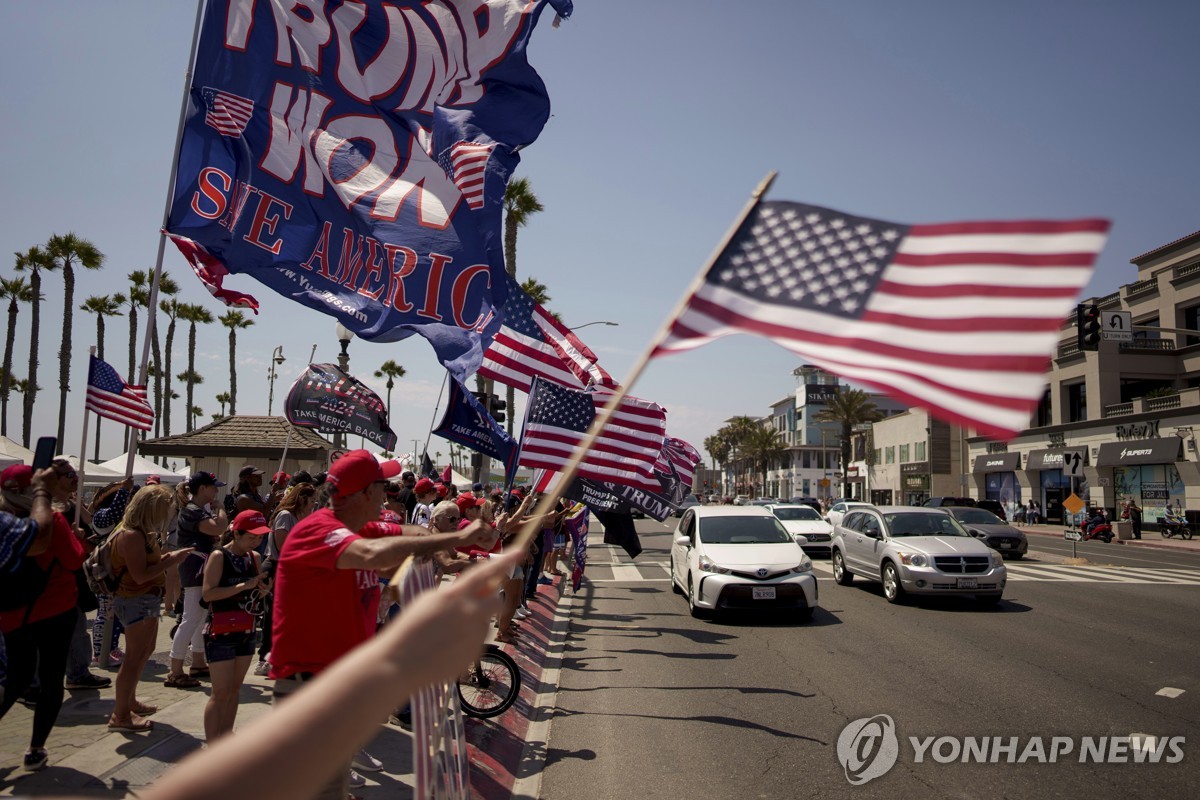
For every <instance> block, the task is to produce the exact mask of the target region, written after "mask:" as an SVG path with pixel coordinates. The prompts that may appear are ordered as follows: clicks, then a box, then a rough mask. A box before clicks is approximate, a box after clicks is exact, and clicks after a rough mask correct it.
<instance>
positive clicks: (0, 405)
mask: <svg viewBox="0 0 1200 800" xmlns="http://www.w3.org/2000/svg"><path fill="white" fill-rule="evenodd" d="M17 311H18V307H17V298H16V297H14V298H13V299H12V300H11V301H10V302H9V304H8V338H7V339H5V340H4V384H3V385H0V436H8V395H9V392H11V391H12V351H13V341H14V340H15V339H16V338H17Z"/></svg>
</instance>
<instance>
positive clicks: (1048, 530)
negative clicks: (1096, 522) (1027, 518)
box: [1014, 525, 1200, 553]
mask: <svg viewBox="0 0 1200 800" xmlns="http://www.w3.org/2000/svg"><path fill="white" fill-rule="evenodd" d="M1014 527H1016V528H1019V529H1020V530H1022V531H1024V532H1025V534H1026V535H1035V536H1052V537H1054V538H1056V539H1062V538H1063V531H1065V530H1066V528H1067V526H1065V525H1015V526H1014ZM1112 543H1113V544H1125V545H1130V546H1132V547H1149V548H1152V549H1156V550H1183V551H1187V552H1190V553H1200V539H1180V538H1179V537H1178V536H1176V537H1174V538H1171V539H1165V538H1163V536H1162V535H1161V534H1159V533H1158V532H1157V531H1149V530H1144V529H1143V530H1142V538H1141V539H1116V538H1114V539H1113V540H1112Z"/></svg>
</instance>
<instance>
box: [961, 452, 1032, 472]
mask: <svg viewBox="0 0 1200 800" xmlns="http://www.w3.org/2000/svg"><path fill="white" fill-rule="evenodd" d="M1020 468H1021V454H1020V453H988V454H987V455H985V456H975V469H974V470H972V472H975V473H976V474H978V473H981V472H1013V471H1014V470H1018V469H1020Z"/></svg>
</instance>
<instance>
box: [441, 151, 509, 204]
mask: <svg viewBox="0 0 1200 800" xmlns="http://www.w3.org/2000/svg"><path fill="white" fill-rule="evenodd" d="M495 147H496V145H495V144H494V143H492V144H485V143H483V142H455V143H454V144H452V145H450V146H449V147H448V148H446V149H445V150H444V151H443V152H442V156H441V159H440V160H439V163H440V164H441V166H442V169H444V170H445V171H446V174H447V175H449V176H450V180H452V181H454V185H455V186H457V187H458V190H459V191H460V192H462V193H463V197H464V198H465V199H466V201H467V207H468V208H470V209H471V210H472V211H474V210H478V209H480V208H483V180H484V177H485V176H486V175H487V163H488V159H489V158H491V157H492V150H493V149H495Z"/></svg>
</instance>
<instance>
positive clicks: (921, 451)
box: [913, 442, 925, 461]
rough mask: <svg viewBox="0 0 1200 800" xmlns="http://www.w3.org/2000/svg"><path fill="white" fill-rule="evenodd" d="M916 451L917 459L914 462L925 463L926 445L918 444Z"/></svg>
mask: <svg viewBox="0 0 1200 800" xmlns="http://www.w3.org/2000/svg"><path fill="white" fill-rule="evenodd" d="M916 450H917V452H916V458H915V459H913V460H914V461H924V460H925V443H924V442H917V445H916Z"/></svg>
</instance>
